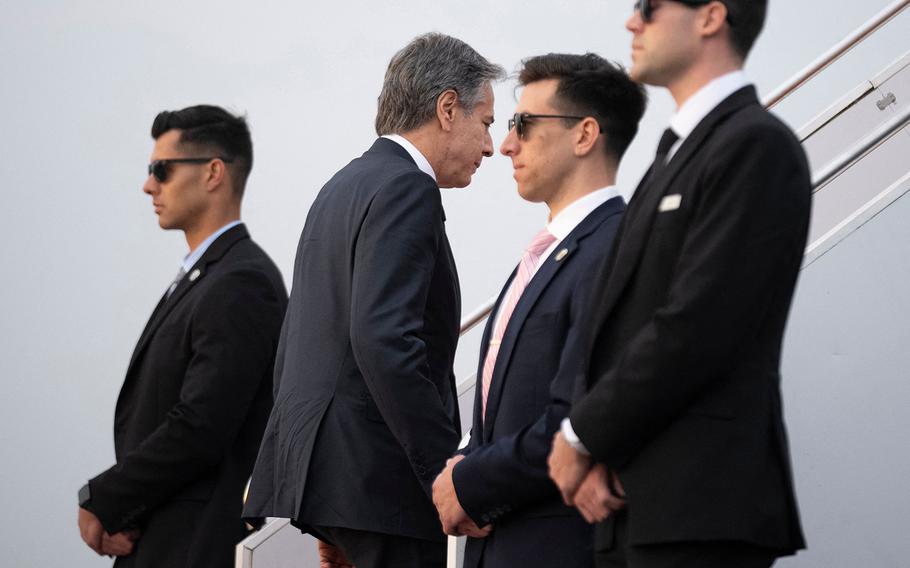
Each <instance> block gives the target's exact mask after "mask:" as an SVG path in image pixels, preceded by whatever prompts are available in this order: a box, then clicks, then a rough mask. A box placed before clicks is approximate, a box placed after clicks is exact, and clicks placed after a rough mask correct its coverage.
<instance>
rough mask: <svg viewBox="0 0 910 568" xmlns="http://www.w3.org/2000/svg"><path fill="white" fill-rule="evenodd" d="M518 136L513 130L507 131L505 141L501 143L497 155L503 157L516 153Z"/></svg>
mask: <svg viewBox="0 0 910 568" xmlns="http://www.w3.org/2000/svg"><path fill="white" fill-rule="evenodd" d="M518 149H519V145H518V134H516V133H515V129H514V128H513V129H512V130H509V132H508V133H507V134H506V137H505V139H504V140H503V141H502V145H501V146H500V147H499V153H500V154H502V155H503V156H514V155H515V154H517V153H518Z"/></svg>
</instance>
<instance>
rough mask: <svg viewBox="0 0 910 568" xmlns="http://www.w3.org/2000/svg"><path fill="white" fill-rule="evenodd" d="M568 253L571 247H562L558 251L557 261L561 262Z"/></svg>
mask: <svg viewBox="0 0 910 568" xmlns="http://www.w3.org/2000/svg"><path fill="white" fill-rule="evenodd" d="M567 254H569V249H562V250H561V251H559V252H558V253H556V262H559V261H560V260H562V259H564V258H565V257H566V255H567Z"/></svg>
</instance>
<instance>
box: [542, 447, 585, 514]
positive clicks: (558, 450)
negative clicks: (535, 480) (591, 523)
mask: <svg viewBox="0 0 910 568" xmlns="http://www.w3.org/2000/svg"><path fill="white" fill-rule="evenodd" d="M547 464H548V465H549V466H550V479H552V480H553V482H554V483H555V484H556V487H558V488H559V492H560V493H562V500H563V502H564V503H565V504H566V505H574V504H575V502H574V497H575V492H576V491H578V487H579V486H580V485H581V482H582V481H583V480H584V478H585V475H587V473H588V470H590V469H591V456H586V455H584V454H582V453H580V452H578V451H577V450H576V449H575V448H573V447H572V446H570V445H569V442H567V441H566V439H565V437H564V436H563V435H562V432H557V433H556V435H555V436H553V448H552V449H551V450H550V457H548V458H547Z"/></svg>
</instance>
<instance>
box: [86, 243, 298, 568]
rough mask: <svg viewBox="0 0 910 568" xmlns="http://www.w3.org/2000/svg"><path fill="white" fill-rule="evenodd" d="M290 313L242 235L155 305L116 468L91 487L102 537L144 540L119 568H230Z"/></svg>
mask: <svg viewBox="0 0 910 568" xmlns="http://www.w3.org/2000/svg"><path fill="white" fill-rule="evenodd" d="M286 305H287V293H286V292H285V288H284V284H283V282H282V280H281V274H280V273H279V271H278V268H277V267H276V266H275V265H274V264H273V263H272V261H271V260H270V259H269V257H268V256H266V254H265V252H263V251H262V249H260V248H259V247H258V246H257V245H256V244H255V243H254V242H253V241H252V240H251V239H250V237H249V234H248V233H247V230H246V228H245V227H244V226H243V225H239V226H236V227H233V228H231V229H229V230H228V231H226V232H225V233H224V234H222V235H221V236H219V237H218V238H217V239H216V240H215V241H214V242H213V243H212V244H211V246H210V247H209V248H208V250H206V252H205V253H204V254H203V255H202V257H201V258H200V259H199V261H198V262H197V263H196V264H195V266H194V267H193V269H191V270H190V272H189V274H188V275H187V276H186V277H184V278H183V280H182V281H181V282H180V283H179V285H178V286H177V288H176V289H175V290H174V292H173V294H172V295H171V297H170V298H169V299H165V298H162V300H161V302H160V303H159V304H158V307H157V308H156V309H155V311H154V312H153V314H152V317H151V318H150V320H149V322H148V324H147V325H146V327H145V330H144V331H143V332H142V335H141V337H140V338H139V343H138V345H137V346H136V349H135V351H134V353H133V357H132V360H131V361H130V364H129V368H128V370H127V373H126V379H125V381H124V383H123V387H122V389H121V391H120V397H119V399H118V401H117V409H116V412H115V415H114V447H115V450H116V456H117V464H116V465H114V466H113V467H111V468H110V469H108V470H107V471H105V472H103V473H101V474H100V475H98V476H97V477H95V478H94V479H92V480H90V481H89V486H90V488H91V501H90V503H89V504H88V506H87V507H86V508H88V509H89V510H91V511H92V512H94V513H95V514H96V515H97V516H98V518H99V519H100V521H101V523H102V525H104V528H105V530H107V531H108V532H110V533H114V532H117V531H120V530H123V529H127V528H132V527H135V528H138V529H139V530H140V531H141V532H142V536H141V537H140V539H139V541H138V543H137V547H136V550H135V552H134V553H133V554H132V555H130V556H128V557H124V558H121V559H120V560H118V564H117V565H118V566H135V567H152V566H154V567H156V568H157V567H162V566H164V567H168V566H175V567H176V566H179V567H180V568H187V567H191V566H192V567H195V566H198V567H200V568H202V567H211V566H225V567H227V566H233V558H234V545H235V544H236V543H237V542H238V541H239V540H240V539H241V538H242V537H243V535H244V528H243V523H242V521H241V520H240V512H241V507H242V502H243V491H244V486H245V485H246V481H247V479H248V477H249V475H250V471H251V470H252V467H253V460H254V459H255V456H256V450H257V448H258V447H259V441H260V439H261V436H262V431H263V429H264V427H265V422H266V420H267V417H268V413H269V409H270V407H271V403H272V397H271V377H272V368H273V363H274V353H275V349H276V346H277V342H278V332H279V329H280V327H281V320H282V317H283V315H284V309H285V306H286Z"/></svg>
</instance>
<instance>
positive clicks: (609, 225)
mask: <svg viewBox="0 0 910 568" xmlns="http://www.w3.org/2000/svg"><path fill="white" fill-rule="evenodd" d="M519 82H520V84H521V86H522V87H523V91H522V93H521V97H520V100H519V103H518V107H517V109H516V113H515V115H514V116H513V118H512V120H510V121H509V133H508V135H507V136H506V139H505V141H504V142H503V144H502V147H501V148H500V152H501V153H502V154H504V155H506V156H508V157H510V158H511V159H512V165H513V167H514V170H515V173H514V177H515V181H516V182H517V184H518V192H519V194H520V195H521V197H522V198H524V199H526V200H528V201H532V202H535V203H537V202H543V203H546V205H547V207H548V208H549V220H548V223H547V225H546V227H544V228H543V229H541V230H540V231H539V232H538V233H537V235H535V236H534V237H533V239H532V240H531V242H530V244H529V245H528V247H527V248H526V250H525V251H524V253H523V254H522V256H521V260H520V262H519V264H518V266H517V268H516V269H515V271H514V272H513V273H512V276H511V277H510V278H509V280H508V281H507V282H506V284H505V286H504V287H503V289H502V292H501V293H500V296H499V299H498V300H497V302H496V305H495V307H494V309H493V313H492V315H491V317H490V319H489V320H488V322H487V327H486V330H485V331H484V335H483V342H482V347H481V351H480V361H479V368H478V373H477V390H476V396H475V404H474V420H473V427H472V430H471V440H470V443H469V445H468V446H467V448H466V449H465V450H464V451H463V452H462V453H461V454H460V455H458V456H456V457H455V458H453V459H451V460H449V463H448V464H447V466H446V468H445V469H444V470H443V471H442V473H441V474H440V475H439V477H438V478H437V479H436V482H435V484H434V487H433V500H434V503H435V504H436V507H437V509H438V511H439V515H440V520H441V521H442V525H443V528H444V529H445V530H446V532H447V533H449V534H458V533H459V529H458V527H459V525H460V524H462V523H463V522H464V521H465V520H467V519H470V520H473V521H474V523H476V524H477V525H478V526H481V527H482V526H486V525H492V532H491V533H490V535H489V536H487V537H486V538H469V539H468V543H467V548H466V552H465V564H464V565H465V568H475V567H479V566H484V567H487V568H489V567H514V566H522V568H533V567H537V566H539V567H542V568H543V567H552V566H592V565H593V552H592V547H591V543H592V533H591V528H590V526H589V525H588V524H587V523H586V522H585V521H584V519H582V517H581V516H580V515H579V514H578V512H577V511H575V510H574V509H573V508H570V507H567V506H566V505H564V504H563V503H562V500H561V498H560V495H559V492H558V491H557V489H556V487H555V485H553V483H552V482H551V481H550V480H549V478H548V477H547V465H546V457H547V453H548V452H549V447H550V441H551V439H552V437H553V434H554V433H555V432H556V430H557V429H558V428H559V423H560V421H561V420H562V418H564V417H565V416H566V414H567V412H568V408H569V403H570V400H571V396H572V387H573V385H574V382H575V377H576V375H577V374H578V372H579V370H580V369H579V368H578V367H577V364H578V362H579V361H580V358H579V357H578V356H576V355H573V348H572V340H571V338H572V334H571V333H570V330H571V328H572V327H573V324H574V323H575V322H576V321H578V319H579V318H581V317H583V314H580V313H579V308H580V307H582V306H583V305H584V303H583V302H581V301H578V300H577V298H576V297H577V296H583V295H584V294H583V292H584V290H585V289H586V288H587V286H588V284H589V283H590V280H589V279H588V278H587V273H588V271H589V269H590V268H591V267H592V266H594V265H596V264H598V263H599V261H601V260H602V259H603V258H604V256H605V255H607V254H608V252H609V251H610V249H611V245H612V240H613V235H614V234H615V232H616V230H617V228H618V226H619V224H620V220H621V217H622V212H623V209H624V203H623V199H622V197H621V196H620V195H619V193H618V192H617V190H616V189H615V188H614V187H613V185H614V182H615V178H616V171H617V168H618V166H619V161H620V158H621V157H622V155H623V153H624V152H625V150H626V148H627V147H628V145H629V143H630V142H631V141H632V138H634V136H635V133H636V132H637V129H638V121H639V119H640V118H641V115H642V114H643V112H644V108H645V95H644V92H643V90H642V88H641V87H640V86H638V85H636V84H635V83H633V82H632V81H631V80H630V79H629V77H628V76H627V75H626V73H625V72H624V71H623V70H622V69H621V68H619V67H618V66H616V65H614V64H612V63H610V62H608V61H606V60H604V59H602V58H600V57H598V56H597V55H594V54H590V53H589V54H586V55H569V54H548V55H544V56H539V57H533V58H530V59H528V60H526V61H525V62H524V65H523V68H522V70H521V73H520V76H519Z"/></svg>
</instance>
